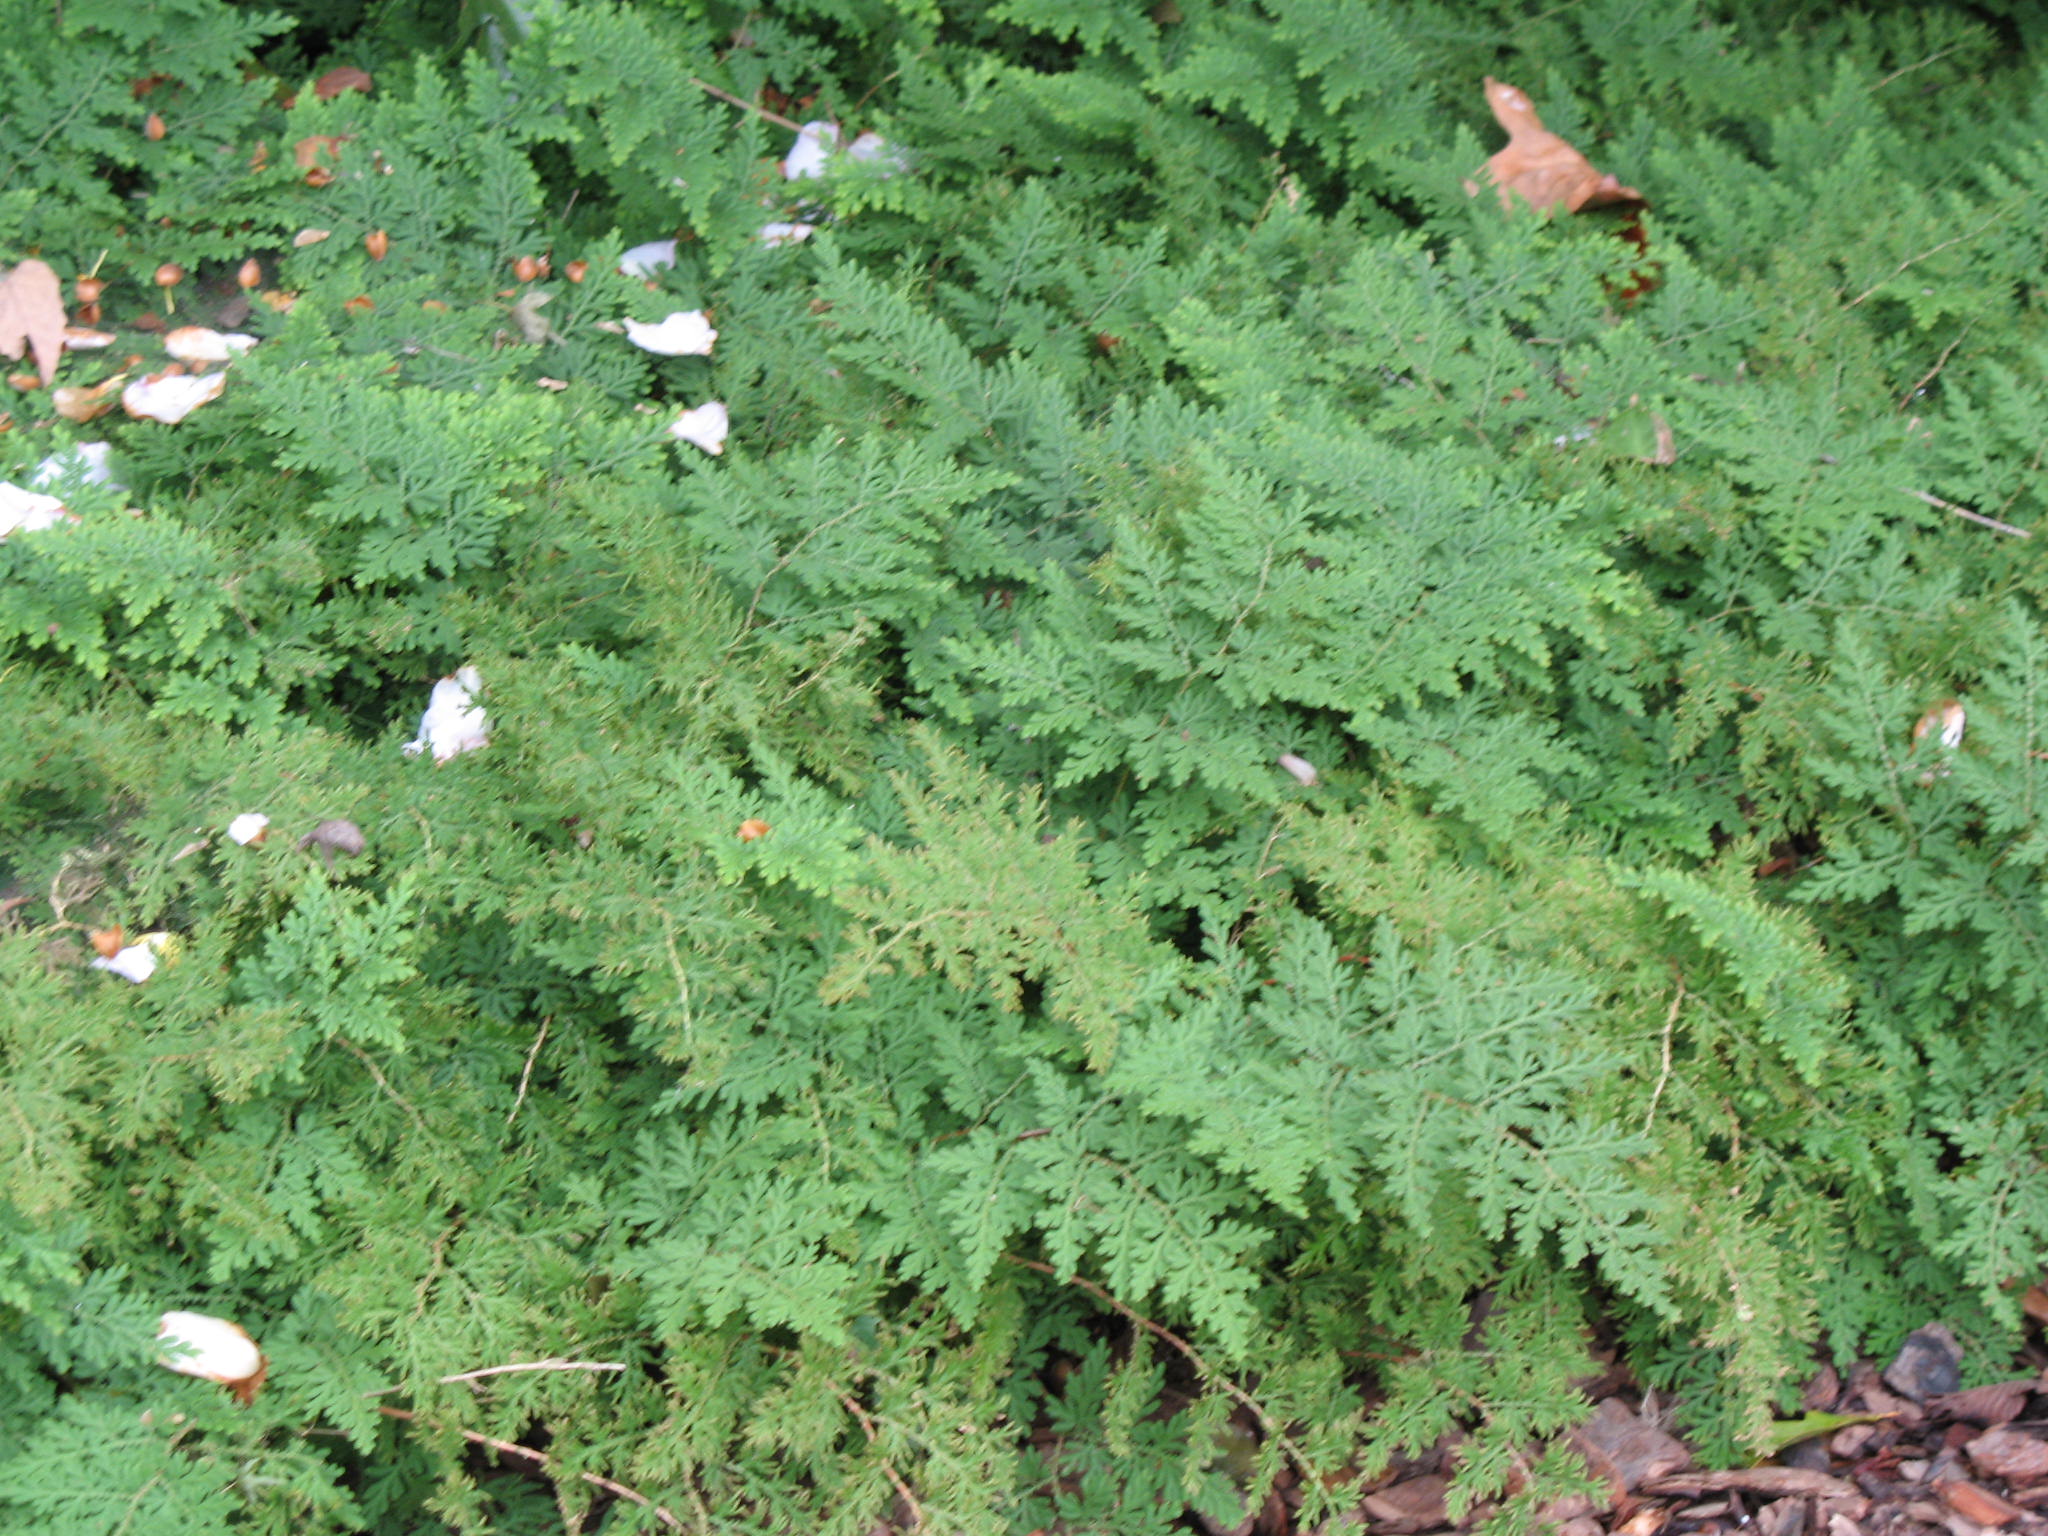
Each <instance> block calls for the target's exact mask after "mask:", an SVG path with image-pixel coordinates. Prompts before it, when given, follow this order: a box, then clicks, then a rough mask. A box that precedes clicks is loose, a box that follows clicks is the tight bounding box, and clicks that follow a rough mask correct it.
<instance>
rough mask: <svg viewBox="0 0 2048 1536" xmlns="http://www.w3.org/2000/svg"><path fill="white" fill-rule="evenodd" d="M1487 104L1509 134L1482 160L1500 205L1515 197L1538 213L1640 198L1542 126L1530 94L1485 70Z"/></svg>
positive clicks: (1505, 205) (1507, 204) (1639, 200)
mask: <svg viewBox="0 0 2048 1536" xmlns="http://www.w3.org/2000/svg"><path fill="white" fill-rule="evenodd" d="M1486 104H1487V105H1488V106H1489V107H1491V108H1492V109H1493V116H1494V120H1495V121H1496V122H1498V123H1499V124H1500V125H1501V127H1503V128H1505V129H1506V130H1507V135H1508V142H1507V144H1506V146H1505V147H1504V148H1502V149H1501V150H1500V151H1499V152H1498V153H1496V154H1494V155H1492V156H1490V157H1489V158H1488V160H1487V162H1486V171H1487V175H1488V176H1489V177H1491V178H1492V180H1493V183H1494V185H1495V186H1497V187H1499V188H1500V201H1501V206H1502V207H1503V208H1512V207H1514V197H1520V198H1521V199H1522V201H1523V202H1525V203H1527V204H1528V205H1529V206H1530V207H1531V208H1534V209H1535V210H1536V211H1537V212H1539V213H1540V212H1542V211H1543V210H1544V209H1545V208H1552V207H1556V206H1558V205H1559V204H1562V205H1563V207H1564V209H1565V211H1566V212H1567V213H1577V212H1578V211H1579V210H1580V209H1582V208H1597V207H1600V206H1602V205H1604V204H1609V203H1636V204H1640V203H1642V202H1643V195H1642V193H1640V192H1638V191H1637V190H1636V189H1635V188H1634V187H1625V186H1623V185H1622V184H1621V183H1620V182H1619V181H1617V180H1616V179H1615V178H1614V177H1613V176H1612V175H1607V174H1603V173H1601V172H1599V171H1596V170H1594V169H1593V163H1592V161H1590V160H1588V159H1587V158H1586V157H1585V156H1584V155H1582V154H1580V153H1579V152H1578V151H1577V150H1576V149H1573V148H1572V147H1571V145H1569V144H1567V143H1565V141H1564V140H1563V139H1561V138H1559V137H1558V136H1557V135H1556V134H1554V133H1552V132H1551V131H1550V130H1549V129H1548V128H1545V127H1544V126H1543V119H1542V118H1540V117H1538V116H1537V115H1536V108H1535V107H1534V106H1533V105H1532V104H1531V103H1530V101H1529V98H1528V97H1527V96H1524V95H1523V94H1522V93H1521V92H1520V91H1518V90H1516V89H1515V88H1514V87H1513V86H1512V85H1508V84H1506V83H1505V82H1503V81H1500V80H1496V79H1494V78H1493V77H1492V76H1491V75H1488V76H1487V77H1486ZM1469 185H1470V184H1469V183H1468V187H1469ZM1470 189H1471V190H1473V191H1477V190H1478V189H1477V188H1476V187H1472V188H1470ZM1510 194H1513V195H1512V196H1511V195H1510Z"/></svg>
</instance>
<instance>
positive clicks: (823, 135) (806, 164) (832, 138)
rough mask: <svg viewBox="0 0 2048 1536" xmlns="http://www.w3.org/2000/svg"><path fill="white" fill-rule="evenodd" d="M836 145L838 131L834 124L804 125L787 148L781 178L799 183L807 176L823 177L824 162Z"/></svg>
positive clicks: (830, 155) (837, 142)
mask: <svg viewBox="0 0 2048 1536" xmlns="http://www.w3.org/2000/svg"><path fill="white" fill-rule="evenodd" d="M838 145H839V129H838V127H837V126H836V125H835V124H832V123H805V124H804V125H803V127H801V128H799V129H798V130H797V134H796V142H795V143H794V144H792V145H790V147H789V158H788V159H787V160H784V161H783V162H782V175H783V178H784V179H785V180H787V181H801V180H803V179H804V178H805V177H807V176H822V175H824V174H825V162H826V161H827V160H829V159H830V158H831V157H832V151H833V150H834V149H836V148H837V147H838Z"/></svg>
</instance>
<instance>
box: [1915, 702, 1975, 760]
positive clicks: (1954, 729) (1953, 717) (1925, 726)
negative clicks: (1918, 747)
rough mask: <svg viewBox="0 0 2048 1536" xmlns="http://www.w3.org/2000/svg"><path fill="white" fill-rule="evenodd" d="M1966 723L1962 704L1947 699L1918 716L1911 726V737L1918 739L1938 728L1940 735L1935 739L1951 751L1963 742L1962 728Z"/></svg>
mask: <svg viewBox="0 0 2048 1536" xmlns="http://www.w3.org/2000/svg"><path fill="white" fill-rule="evenodd" d="M1967 723H1968V717H1967V716H1966V715H1965V714H1964V713H1963V706H1962V705H1961V704H1959V703H1957V702H1956V701H1955V700H1954V699H1949V700H1947V701H1945V702H1943V703H1940V704H1937V705H1935V706H1934V708H1932V709H1930V710H1929V711H1927V713H1926V714H1924V715H1922V716H1921V717H1920V723H1919V724H1918V725H1916V726H1914V727H1913V739H1914V740H1915V741H1919V740H1921V739H1922V738H1924V737H1925V736H1926V735H1927V734H1928V732H1930V731H1934V730H1937V729H1938V730H1939V732H1940V735H1939V737H1938V738H1937V739H1938V740H1939V741H1940V742H1941V744H1942V746H1943V747H1945V748H1947V749H1948V750H1949V751H1951V752H1953V751H1955V749H1956V748H1957V747H1960V746H1961V745H1962V744H1963V730H1964V727H1965V725H1966V724H1967Z"/></svg>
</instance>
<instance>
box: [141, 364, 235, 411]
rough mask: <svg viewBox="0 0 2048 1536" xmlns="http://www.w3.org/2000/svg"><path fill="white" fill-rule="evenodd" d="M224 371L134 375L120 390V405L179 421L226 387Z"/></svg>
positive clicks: (217, 396)
mask: <svg viewBox="0 0 2048 1536" xmlns="http://www.w3.org/2000/svg"><path fill="white" fill-rule="evenodd" d="M227 382H228V376H227V375H226V374H224V373H203V374H198V375H194V374H189V373H174V374H170V375H168V376H166V377H164V378H160V379H137V380H136V381H135V382H134V383H133V384H130V385H129V386H128V387H127V388H126V389H124V390H122V391H121V409H122V410H124V411H126V412H127V413H128V414H129V415H130V416H147V417H148V418H149V419H150V420H151V421H162V422H179V421H183V420H184V419H185V418H186V417H187V416H190V415H191V414H192V413H193V412H194V411H196V410H198V409H199V407H200V406H202V405H204V404H206V402H207V401H209V400H218V399H219V398H220V392H221V390H222V389H223V388H224V387H226V385H227Z"/></svg>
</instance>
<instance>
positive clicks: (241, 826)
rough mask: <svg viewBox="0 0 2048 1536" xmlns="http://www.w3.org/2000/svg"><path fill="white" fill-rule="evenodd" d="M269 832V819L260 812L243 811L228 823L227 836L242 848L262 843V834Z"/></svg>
mask: <svg viewBox="0 0 2048 1536" xmlns="http://www.w3.org/2000/svg"><path fill="white" fill-rule="evenodd" d="M269 830H270V818H269V817H268V816H266V815H264V814H263V813H262V812H261V811H244V812H242V814H241V815H239V816H237V817H236V818H235V819H234V820H233V821H231V822H229V823H228V836H229V837H232V838H233V839H234V840H235V841H236V842H238V843H240V844H242V845H243V846H244V847H247V846H248V845H249V844H250V843H260V842H262V841H263V834H264V833H266V832H268V831H269Z"/></svg>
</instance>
